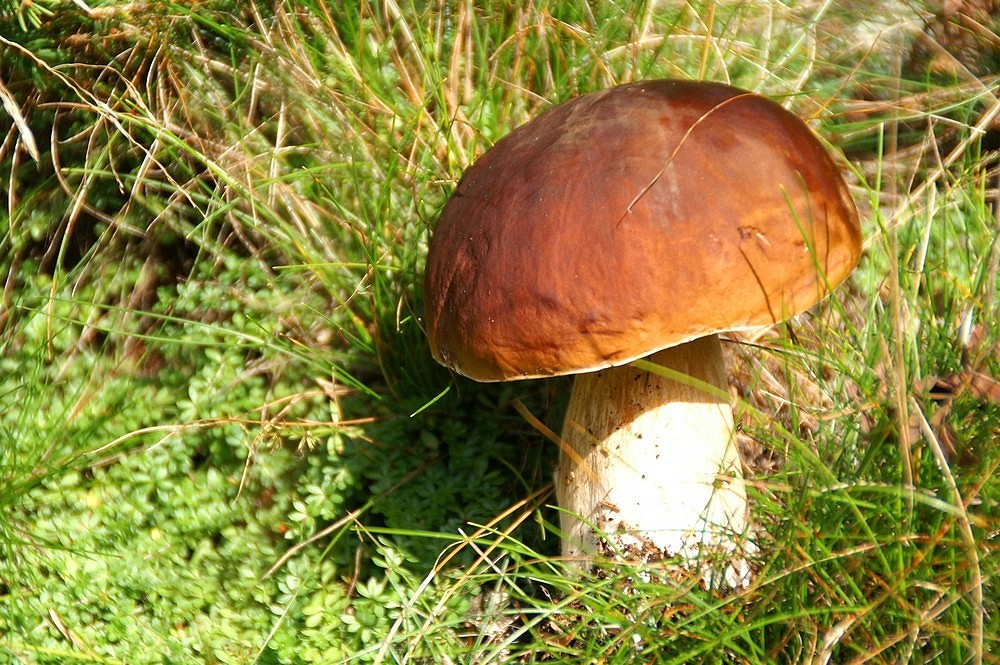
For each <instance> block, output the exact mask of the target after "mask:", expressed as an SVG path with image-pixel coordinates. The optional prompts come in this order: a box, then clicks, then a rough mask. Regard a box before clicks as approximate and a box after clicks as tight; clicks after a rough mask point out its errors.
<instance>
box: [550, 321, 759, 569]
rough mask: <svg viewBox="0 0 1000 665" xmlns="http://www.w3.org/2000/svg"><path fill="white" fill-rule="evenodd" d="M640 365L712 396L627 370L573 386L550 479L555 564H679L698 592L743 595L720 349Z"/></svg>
mask: <svg viewBox="0 0 1000 665" xmlns="http://www.w3.org/2000/svg"><path fill="white" fill-rule="evenodd" d="M649 360H650V361H651V362H653V363H656V364H659V365H663V366H665V367H668V368H670V369H673V370H676V371H677V372H680V373H682V374H685V375H688V376H691V377H694V378H695V379H698V380H700V381H703V382H705V383H708V384H711V385H712V386H714V387H715V388H716V389H717V390H718V391H720V392H721V394H709V393H707V392H705V391H704V390H699V389H698V388H696V387H692V386H689V385H685V384H684V383H680V382H678V381H674V380H672V379H668V378H666V377H664V376H661V375H658V374H655V373H653V372H647V371H644V370H639V369H636V368H634V367H630V366H627V365H626V366H624V367H615V368H610V369H606V370H601V371H599V372H593V373H590V374H581V375H579V376H578V377H577V378H576V382H575V384H574V386H573V394H572V396H571V398H570V403H569V408H568V410H567V413H566V422H565V424H564V426H563V432H562V438H563V439H564V441H565V442H566V443H567V444H568V446H569V450H565V449H564V450H563V451H562V453H561V455H560V460H559V467H558V469H557V470H556V495H557V498H558V501H559V507H560V509H561V510H562V511H563V512H562V514H561V517H560V522H561V527H562V530H563V555H564V556H565V557H568V558H570V559H574V560H578V561H580V563H581V564H582V565H583V566H585V567H589V565H590V561H591V560H592V558H593V557H594V556H599V555H604V556H608V557H610V558H618V559H620V560H628V561H639V562H647V561H656V560H660V559H664V558H669V557H674V556H677V557H680V558H681V559H682V560H684V561H686V562H687V564H688V567H689V568H692V567H693V568H695V569H696V570H697V571H698V572H699V574H700V576H701V577H702V579H703V580H704V582H705V584H706V585H709V586H720V582H722V581H723V580H724V583H725V584H726V585H728V586H730V587H732V588H737V587H742V586H746V585H747V584H748V583H749V566H748V564H747V562H746V560H745V558H743V556H742V554H743V553H744V552H745V551H747V550H749V549H752V544H750V543H748V542H747V540H746V538H745V537H744V532H745V530H746V527H747V518H748V515H747V513H748V508H747V498H746V489H745V487H744V483H743V473H742V468H741V465H740V459H739V454H738V452H737V449H736V442H735V438H734V436H733V412H732V407H731V406H730V403H729V400H728V399H725V398H724V395H727V394H728V382H727V380H726V369H725V364H724V362H723V359H722V350H721V347H720V345H719V340H718V338H717V337H716V336H714V335H712V336H710V337H704V338H701V339H697V340H694V341H692V342H689V343H687V344H683V345H681V346H676V347H673V348H670V349H665V350H663V351H660V352H658V353H656V354H654V355H652V356H650V357H649ZM580 518H582V519H580ZM720 577H721V578H722V579H720Z"/></svg>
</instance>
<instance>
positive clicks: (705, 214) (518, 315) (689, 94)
mask: <svg viewBox="0 0 1000 665" xmlns="http://www.w3.org/2000/svg"><path fill="white" fill-rule="evenodd" d="M860 235H861V234H860V229H859V226H858V217H857V210H856V208H855V206H854V203H853V201H852V200H851V198H850V195H849V193H848V191H847V186H846V185H845V184H844V181H843V179H842V178H841V175H840V173H839V172H838V170H837V167H836V166H835V164H834V162H833V160H832V159H831V158H830V156H829V155H828V154H827V152H826V150H824V148H823V146H822V145H821V144H820V143H819V141H818V140H817V139H816V137H815V136H814V135H813V134H812V132H811V131H810V130H809V128H808V127H807V126H806V125H805V124H804V123H803V122H802V121H801V120H799V119H798V118H797V117H795V116H794V115H792V114H791V113H789V112H788V111H785V110H784V109H783V108H781V107H780V106H779V105H777V104H775V103H774V102H772V101H769V100H767V99H765V98H763V97H760V96H758V95H754V94H751V93H748V92H745V91H742V90H739V89H736V88H732V87H730V86H726V85H721V84H717V83H704V82H684V81H666V80H661V81H646V82H640V83H633V84H628V85H622V86H618V87H615V88H612V89H609V90H605V91H602V92H596V93H592V94H587V95H582V96H580V97H577V98H575V99H572V100H570V101H568V102H566V103H564V104H561V105H559V106H556V107H554V108H552V109H550V110H548V111H547V112H545V113H543V114H542V115H540V116H538V117H537V118H535V119H534V120H531V121H530V122H528V123H526V124H524V125H522V126H521V127H519V128H517V129H516V130H514V131H513V132H512V133H511V134H510V135H508V136H507V137H505V138H504V139H502V140H500V141H499V142H497V144H496V145H495V146H494V147H493V148H492V149H490V150H489V151H488V152H486V153H485V154H484V155H483V156H482V157H481V158H480V159H479V160H478V161H476V163H475V164H473V165H472V166H471V167H470V168H469V169H468V170H467V171H466V173H465V175H464V177H463V178H462V180H461V182H459V184H458V187H457V188H456V190H455V192H454V194H453V195H452V197H451V199H450V200H449V201H448V203H447V205H446V206H445V208H444V211H443V212H442V214H441V217H440V219H439V220H438V224H437V228H436V230H435V232H434V236H433V238H432V240H431V245H430V250H429V253H428V257H427V270H426V276H425V318H426V325H427V332H428V337H429V341H430V346H431V351H432V353H433V354H434V357H435V358H436V359H437V360H438V361H439V362H441V363H442V364H444V365H446V366H449V367H452V368H453V369H455V370H456V371H458V372H460V373H462V374H464V375H466V376H469V377H471V378H473V379H477V380H480V381H501V380H510V379H519V378H532V377H540V376H551V375H556V374H570V373H577V372H584V371H591V370H596V369H599V368H602V367H607V366H612V365H620V364H623V363H627V362H630V361H632V360H634V359H636V358H640V357H642V356H645V355H647V354H650V353H652V352H654V351H657V350H659V349H663V348H666V347H669V346H674V345H677V344H680V343H683V342H685V341H688V340H691V339H694V338H697V337H701V336H703V335H707V334H712V333H716V332H721V331H726V330H739V329H747V328H753V327H758V326H762V325H768V324H772V323H776V322H778V321H782V320H784V319H786V318H788V317H789V316H792V315H794V314H797V313H798V312H801V311H803V310H805V309H807V308H809V307H810V306H812V305H813V304H814V303H815V302H816V301H818V300H819V299H820V298H822V297H823V296H824V295H826V294H827V293H828V292H829V290H830V289H832V288H833V287H835V286H836V285H837V284H839V283H840V282H841V281H842V280H843V279H844V278H845V277H846V276H847V275H848V274H849V273H850V272H851V270H852V269H853V268H854V265H855V264H856V263H857V261H858V258H859V256H860V252H861V242H860Z"/></svg>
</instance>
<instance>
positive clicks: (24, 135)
mask: <svg viewBox="0 0 1000 665" xmlns="http://www.w3.org/2000/svg"><path fill="white" fill-rule="evenodd" d="M0 101H2V102H3V108H4V110H5V111H7V114H8V115H9V116H10V117H11V119H12V120H13V121H14V125H15V126H16V127H17V131H18V133H19V135H20V137H21V144H22V145H23V146H24V149H25V150H27V151H28V154H29V155H31V158H32V159H33V160H34V161H35V163H36V164H39V163H41V157H40V156H39V154H38V145H37V144H36V143H35V135H34V133H33V132H32V131H31V127H30V126H29V125H28V121H27V119H26V118H25V117H24V115H23V114H22V113H21V109H20V108H19V107H18V105H17V101H16V100H15V99H14V96H13V95H12V94H10V90H8V89H7V86H6V85H4V82H3V79H0Z"/></svg>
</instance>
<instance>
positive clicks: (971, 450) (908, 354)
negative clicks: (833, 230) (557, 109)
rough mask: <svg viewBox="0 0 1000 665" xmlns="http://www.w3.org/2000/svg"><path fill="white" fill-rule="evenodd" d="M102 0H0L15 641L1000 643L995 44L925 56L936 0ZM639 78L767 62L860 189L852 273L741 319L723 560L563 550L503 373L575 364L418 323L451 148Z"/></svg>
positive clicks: (748, 645) (0, 456)
mask: <svg viewBox="0 0 1000 665" xmlns="http://www.w3.org/2000/svg"><path fill="white" fill-rule="evenodd" d="M91 4H92V6H97V5H101V6H99V7H97V8H96V9H95V10H94V12H93V13H92V14H91V15H90V16H87V15H85V14H84V13H83V12H82V10H81V9H80V8H79V6H78V5H77V4H75V3H70V2H58V1H56V0H48V1H46V2H41V1H38V2H36V3H35V4H34V5H31V6H30V7H29V8H24V7H21V3H15V2H7V3H0V83H2V86H3V87H0V95H2V97H3V98H4V99H5V100H9V101H8V103H5V113H4V114H2V115H0V129H2V130H3V131H2V132H0V135H2V136H3V137H4V139H3V140H2V142H0V164H2V168H0V175H2V177H0V183H2V184H0V188H2V189H3V193H4V201H5V204H4V205H3V207H2V210H3V212H2V213H0V274H2V275H3V276H4V291H3V301H2V308H0V395H2V396H3V402H4V408H3V409H2V410H0V663H7V662H11V663H21V662H24V663H50V662H51V663H65V662H128V663H146V662H150V663H152V662H157V663H159V662H171V663H187V662H191V663H249V662H260V663H318V662H324V663H328V662H334V663H335V662H377V663H397V662H400V663H402V662H410V663H447V662H453V663H460V662H461V663H465V662H469V663H487V662H526V663H527V662H566V663H632V662H641V663H690V662H706V663H716V662H739V663H817V664H818V663H856V662H858V663H860V662H875V663H883V662H884V663H890V662H891V663H898V662H939V663H966V662H986V663H990V662H994V663H995V662H1000V661H998V656H997V655H996V654H997V652H998V651H1000V645H998V644H997V636H998V635H1000V618H998V617H1000V607H998V602H997V598H998V596H1000V592H998V590H997V581H996V580H997V574H998V572H1000V571H998V567H1000V563H998V560H1000V559H998V556H997V549H998V543H997V533H998V530H997V529H998V502H1000V490H998V484H997V482H996V481H995V480H994V472H995V470H996V468H997V465H998V464H1000V446H997V445H996V443H997V439H998V432H1000V404H998V401H997V396H996V392H997V384H996V381H997V377H998V374H1000V371H998V370H1000V367H998V363H1000V360H998V356H997V343H998V339H1000V330H998V327H1000V325H998V321H1000V316H998V298H997V296H998V280H997V275H998V266H1000V247H998V245H997V240H996V238H997V237H998V235H997V230H998V221H997V220H998V218H997V212H996V210H997V208H998V194H997V188H998V185H1000V182H998V172H997V160H996V153H995V150H996V143H995V141H996V135H997V134H996V131H997V130H996V117H997V114H998V111H1000V103H998V102H997V99H996V90H997V84H998V79H997V78H996V76H995V75H992V76H991V75H989V74H988V73H987V74H984V75H981V76H980V78H975V76H974V75H973V73H972V71H973V69H972V68H971V67H970V68H967V69H966V70H959V73H958V74H954V73H951V74H947V75H945V74H940V73H937V74H935V73H926V72H925V71H924V70H923V69H922V68H921V66H920V63H919V62H910V61H909V60H908V57H907V54H908V53H909V48H910V46H911V44H912V43H913V42H914V39H915V37H914V31H915V30H919V21H920V18H921V17H923V16H924V14H922V13H921V10H920V9H919V7H911V6H909V5H907V6H903V5H900V7H898V8H896V9H895V10H894V11H893V12H891V14H892V15H889V14H890V12H883V13H875V12H873V11H872V10H870V9H869V8H868V7H867V4H866V3H858V4H857V6H855V5H854V4H852V3H798V4H796V3H792V6H791V7H786V6H784V5H782V4H779V3H765V2H760V1H759V0H758V1H747V2H733V3H713V2H698V3H689V4H683V5H682V4H678V3H658V4H644V3H593V5H592V6H591V5H588V4H585V3H581V2H555V1H553V2H545V1H544V0H533V1H532V2H528V3H524V4H522V5H521V6H512V5H510V4H509V3H485V4H483V6H477V7H476V8H473V6H472V5H471V4H469V3H445V4H440V5H439V4H438V3H420V2H403V3H400V2H385V3H373V2H361V3H355V4H357V6H351V5H352V3H325V2H322V1H321V0H310V1H304V2H295V3H291V2H289V3H276V4H274V5H271V6H266V5H265V4H263V3H254V4H251V3H229V2H222V1H220V2H211V3H198V4H191V3H178V4H169V3H154V5H155V6H154V5H150V6H143V7H140V6H139V5H135V4H130V3H118V2H108V3H91ZM342 4H346V5H348V6H341V5H342ZM19 8H20V9H19ZM25 11H27V12H29V13H24V12H25ZM992 29H993V30H994V31H996V29H997V27H996V25H995V24H994V25H992ZM986 55H989V53H987V54H986ZM984 57H985V56H984ZM991 57H995V54H994V55H993V56H991ZM987 71H990V70H988V69H987ZM963 72H964V73H963ZM650 77H684V78H691V77H698V78H707V79H712V80H720V81H726V82H730V83H733V84H735V85H739V86H742V87H745V88H748V89H752V90H756V91H759V92H762V93H764V94H768V95H770V96H773V97H774V98H776V99H780V100H783V101H784V102H785V103H786V105H788V106H789V108H791V109H792V110H794V111H796V112H797V113H799V114H800V115H802V116H803V117H806V118H808V119H809V120H810V121H811V122H812V123H813V125H814V127H815V128H816V129H817V131H818V132H819V133H820V135H821V136H822V137H823V138H824V139H826V140H827V141H829V142H830V143H831V145H832V146H835V147H837V148H838V149H840V150H842V151H843V152H844V154H845V155H846V159H845V160H844V162H843V163H844V166H845V171H847V172H848V173H849V177H850V180H851V186H852V192H853V194H854V195H855V198H856V200H857V201H858V203H859V206H860V207H861V209H862V216H863V223H864V232H865V238H866V251H865V256H864V258H863V260H862V263H861V265H860V266H859V268H858V270H857V271H856V272H855V273H854V275H853V276H852V277H851V278H850V280H849V281H848V283H846V284H845V285H844V286H843V287H842V288H841V289H839V290H838V291H837V292H836V294H835V295H834V296H833V297H832V298H830V299H828V300H827V301H825V302H824V303H822V304H821V305H820V306H818V307H817V308H815V309H814V310H812V311H811V312H809V313H808V314H806V315H803V316H801V317H798V318H797V319H796V320H794V321H792V322H790V323H787V324H784V325H782V326H780V327H779V328H777V329H775V330H772V331H769V332H768V333H766V334H764V335H763V336H761V337H759V338H754V339H752V340H743V342H742V343H739V344H727V350H728V351H729V352H730V356H731V360H732V361H733V365H732V367H733V385H734V389H735V391H736V394H737V396H738V401H737V412H738V414H739V417H740V421H741V430H740V436H741V443H742V444H743V447H744V452H745V453H746V459H747V462H748V466H749V468H750V472H751V473H750V476H751V487H750V491H751V498H752V500H753V503H754V511H755V519H756V521H757V526H756V528H757V533H756V537H757V540H758V543H759V545H760V547H761V555H760V557H759V560H758V561H756V562H755V565H756V568H757V574H756V577H755V581H754V583H753V584H752V585H751V586H750V588H748V589H746V590H741V591H739V592H731V593H728V594H727V593H719V592H713V591H708V590H705V589H702V588H701V587H700V586H699V585H698V584H697V581H696V580H694V579H691V580H684V579H677V576H676V574H673V575H671V574H668V572H667V571H665V570H661V569H658V568H655V567H654V568H652V569H646V570H631V569H628V568H627V567H623V566H617V567H607V568H606V569H602V570H600V571H598V573H597V574H595V575H593V576H583V577H581V576H577V575H574V574H572V573H570V572H569V571H568V570H567V569H566V568H565V567H564V566H563V564H562V563H561V562H560V561H559V560H558V558H557V556H556V554H557V552H558V537H557V536H558V534H557V533H556V532H555V531H554V526H553V525H554V524H555V523H556V522H557V521H558V520H557V519H556V518H557V513H556V512H555V509H554V508H553V507H552V505H551V504H552V502H553V498H552V496H551V491H550V482H551V471H552V467H553V465H554V460H555V450H554V449H553V445H552V444H551V443H550V442H549V441H548V440H547V439H546V438H545V437H544V436H543V435H541V434H540V433H539V432H537V431H536V430H535V429H534V428H533V427H532V426H531V425H530V424H529V422H528V421H527V420H526V419H525V418H524V417H523V415H522V414H521V411H520V410H519V408H518V405H523V406H521V408H526V409H527V410H528V411H529V412H530V413H531V414H533V415H534V416H535V417H537V418H538V419H539V420H541V422H543V423H544V424H545V425H547V426H548V427H551V428H554V429H558V427H559V425H560V418H561V413H562V409H563V408H564V404H565V399H566V393H567V390H568V386H569V384H568V382H567V381H566V380H563V379H558V380H553V381H544V382H543V381H532V382H524V383H513V384H506V385H478V384H474V383H472V382H469V381H466V380H463V379H460V378H457V377H453V376H449V374H448V372H446V371H445V370H444V369H442V368H440V367H439V366H437V365H436V364H435V363H434V362H433V360H432V359H431V358H430V356H429V353H428V351H427V348H426V342H425V339H424V336H423V333H422V331H421V320H420V316H421V302H420V299H421V288H420V287H421V274H422V270H423V258H424V253H425V250H426V242H427V238H428V235H429V232H430V230H431V229H432V228H433V225H434V221H435V219H436V217H437V214H438V212H439V210H440V208H441V206H442V205H443V204H444V201H445V200H446V198H447V196H448V194H449V193H450V191H451V189H452V188H453V187H454V184H455V183H456V182H457V179H458V178H459V177H460V175H461V173H462V170H463V169H464V167H466V166H468V165H469V164H470V163H471V162H472V161H473V160H474V159H475V158H476V157H477V156H478V155H479V154H481V153H482V152H483V151H484V150H486V149H487V148H488V147H489V146H490V145H491V144H492V142H493V141H495V140H497V139H499V138H500V137H502V136H503V135H504V134H506V133H507V132H509V131H510V130H511V129H512V128H513V127H515V126H516V125H518V124H520V123H521V122H523V121H524V120H526V119H528V118H529V117H531V116H532V115H534V114H536V113H538V112H540V111H541V110H543V109H544V108H546V107H547V106H549V105H550V104H551V103H555V102H558V101H562V100H565V99H567V98H569V97H572V96H573V95H576V94H579V93H582V92H586V91H590V90H594V89H599V88H602V87H606V86H609V85H612V84H615V83H620V82H625V81H629V80H635V79H641V78H650ZM991 128H992V129H991ZM988 129H989V130H990V131H991V132H992V133H991V134H984V131H985V130H988ZM991 142H992V143H991ZM991 150H992V151H993V152H990V151H991Z"/></svg>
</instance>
